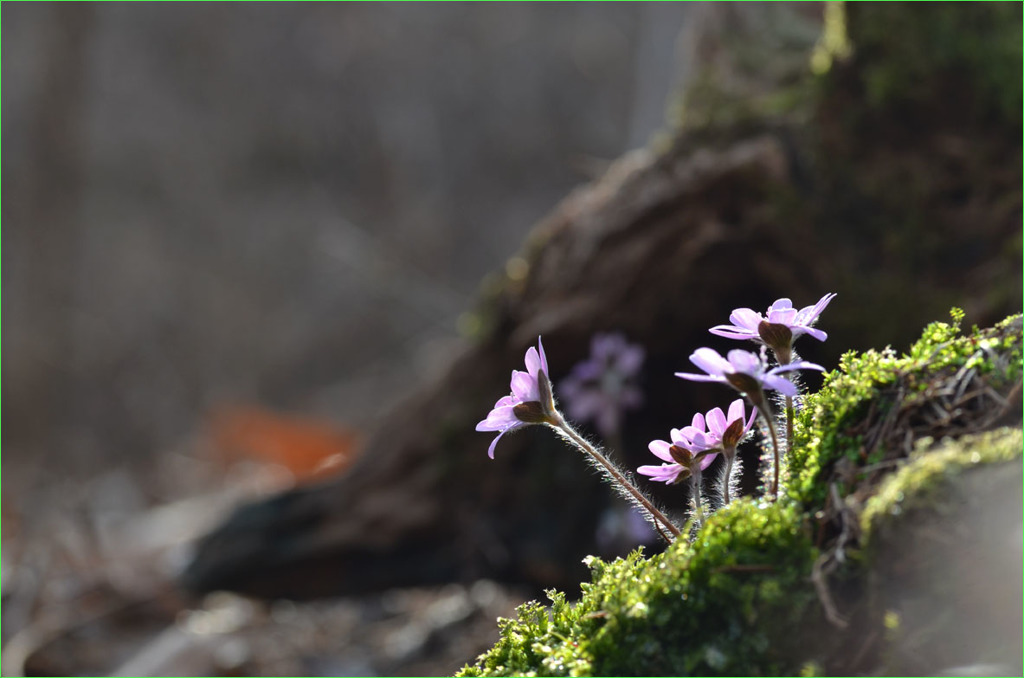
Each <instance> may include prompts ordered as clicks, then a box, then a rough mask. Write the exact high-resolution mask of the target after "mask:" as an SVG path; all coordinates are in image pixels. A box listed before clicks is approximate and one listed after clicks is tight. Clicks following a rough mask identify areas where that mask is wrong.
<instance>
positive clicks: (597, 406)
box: [558, 333, 644, 438]
mask: <svg viewBox="0 0 1024 678" xmlns="http://www.w3.org/2000/svg"><path fill="white" fill-rule="evenodd" d="M643 364H644V349H643V347H642V346H640V345H638V344H630V343H629V342H628V341H626V338H625V337H624V336H623V335H622V334H620V333H599V334H595V335H594V337H593V339H591V342H590V358H588V359H587V360H584V361H582V362H580V363H577V364H576V366H575V367H573V369H572V372H571V373H570V374H569V376H568V377H566V378H565V379H563V380H562V382H561V384H559V388H558V394H559V395H560V396H561V397H562V399H563V400H564V401H565V412H566V413H567V414H568V415H569V417H570V418H571V419H574V420H576V421H580V422H584V421H591V422H593V423H594V426H595V427H596V428H597V430H598V432H599V433H600V434H601V435H602V436H604V437H605V438H613V437H617V436H618V435H619V434H620V432H621V428H622V417H623V415H624V414H625V411H626V410H632V409H636V408H638V407H640V406H641V405H642V404H643V400H644V398H643V392H642V391H641V390H640V387H639V386H638V385H637V383H636V382H637V378H638V376H639V374H640V369H641V368H642V367H643Z"/></svg>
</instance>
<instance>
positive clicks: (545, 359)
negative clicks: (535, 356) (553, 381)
mask: <svg viewBox="0 0 1024 678" xmlns="http://www.w3.org/2000/svg"><path fill="white" fill-rule="evenodd" d="M537 346H538V348H540V368H541V369H542V370H544V374H546V375H548V377H549V378H550V377H551V372H550V371H549V370H548V357H547V356H546V355H545V354H544V344H543V343H542V342H541V340H540V335H539V334H538V335H537Z"/></svg>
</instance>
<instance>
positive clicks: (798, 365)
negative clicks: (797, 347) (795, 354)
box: [769, 360, 825, 374]
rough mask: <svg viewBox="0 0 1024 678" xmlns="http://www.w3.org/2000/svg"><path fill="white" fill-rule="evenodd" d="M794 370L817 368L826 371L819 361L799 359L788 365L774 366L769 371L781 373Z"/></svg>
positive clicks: (770, 372)
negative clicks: (812, 361)
mask: <svg viewBox="0 0 1024 678" xmlns="http://www.w3.org/2000/svg"><path fill="white" fill-rule="evenodd" d="M793 370H817V371H819V372H824V371H825V368H824V367H822V366H821V365H819V364H817V363H811V362H807V361H806V360H797V361H794V362H791V363H789V364H788V365H779V366H778V367H773V368H772V369H771V370H770V371H769V374H779V373H780V372H791V371H793Z"/></svg>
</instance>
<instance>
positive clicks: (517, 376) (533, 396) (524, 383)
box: [512, 370, 540, 403]
mask: <svg viewBox="0 0 1024 678" xmlns="http://www.w3.org/2000/svg"><path fill="white" fill-rule="evenodd" d="M512 395H514V396H515V397H516V398H518V399H519V400H520V402H524V403H526V402H530V401H534V400H540V388H539V387H538V386H537V379H536V378H534V377H532V376H531V375H529V374H527V373H526V372H520V371H519V370H513V371H512Z"/></svg>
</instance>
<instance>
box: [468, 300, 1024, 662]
mask: <svg viewBox="0 0 1024 678" xmlns="http://www.w3.org/2000/svg"><path fill="white" fill-rule="evenodd" d="M960 317H961V315H960V314H959V313H954V323H952V324H946V323H933V324H932V325H930V326H929V327H928V328H927V329H926V330H925V332H924V335H923V336H922V337H921V339H920V340H919V341H918V342H917V343H916V344H915V345H914V346H913V347H912V348H911V349H910V351H909V352H908V353H906V354H904V355H901V356H898V355H897V354H896V353H895V352H893V351H891V350H889V349H886V350H884V351H867V352H865V353H863V354H854V353H850V354H847V355H846V356H844V358H843V360H842V361H841V364H840V367H839V368H838V369H837V370H835V371H833V372H832V373H830V374H829V375H828V378H827V379H826V381H825V384H824V386H823V388H822V389H821V390H820V391H819V392H818V393H816V394H814V395H811V396H808V397H807V399H806V400H805V404H804V407H803V408H802V411H801V412H800V414H799V416H798V420H797V428H796V436H795V441H794V449H793V452H792V454H791V455H790V460H789V461H790V463H789V468H788V474H787V481H788V482H787V485H786V492H785V494H784V496H783V497H782V498H780V500H779V501H778V502H777V503H775V504H771V503H766V502H764V501H762V500H759V499H757V498H751V497H748V498H743V499H741V500H738V501H736V502H734V503H733V504H731V505H729V506H727V507H725V508H723V509H721V510H719V511H718V512H717V513H715V514H714V515H713V516H711V517H710V518H709V519H708V520H707V523H706V524H705V526H704V528H703V529H701V530H700V532H699V533H698V534H697V535H696V538H695V539H694V540H693V541H692V542H687V541H686V540H679V541H677V542H676V543H675V544H673V545H672V546H671V547H669V548H668V549H667V550H666V551H665V552H664V553H661V554H658V555H655V556H653V557H649V558H648V557H645V556H644V555H643V553H642V552H641V551H638V552H635V553H633V554H631V555H630V556H629V557H628V558H625V559H619V560H616V561H614V562H611V563H605V562H602V561H601V560H599V559H596V558H591V559H589V561H588V565H589V566H590V568H591V571H592V581H591V582H590V583H586V584H583V587H582V588H583V590H582V595H581V596H580V599H579V601H578V602H575V603H570V602H567V600H566V598H565V596H564V594H562V593H558V592H554V591H552V592H549V598H550V601H551V604H550V605H547V606H545V605H541V604H540V603H537V602H530V603H527V604H526V605H523V606H522V607H520V609H519V611H518V618H517V619H503V620H499V626H500V628H501V640H500V641H499V642H498V644H497V645H496V646H495V647H494V648H493V649H491V650H490V651H489V652H487V653H485V654H484V655H482V656H481V657H479V658H478V659H477V661H476V662H475V663H474V664H472V665H469V666H466V667H465V668H464V669H463V670H462V672H461V673H460V674H459V675H463V676H477V675H527V676H531V675H693V674H706V675H728V674H735V675H786V674H788V675H795V674H804V675H813V674H818V673H823V672H825V673H840V674H849V673H879V672H882V673H885V672H898V671H902V670H913V671H915V672H923V673H929V672H936V671H940V670H943V669H949V668H953V667H957V666H961V665H963V664H975V665H977V664H979V663H980V664H981V665H983V666H985V667H986V669H985V670H994V669H992V668H991V667H1001V668H1002V669H1004V670H1005V671H1007V672H1017V674H1018V675H1019V672H1020V657H1021V644H1020V634H1019V620H1020V599H1021V597H1020V594H1019V591H1020V589H1019V586H1020V584H1019V582H1020V576H1019V570H1020V539H1019V537H1020V534H1019V529H1020V528H1019V526H1020V522H1019V517H1020V486H1021V483H1020V479H1021V470H1020V468H1021V467H1020V459H1021V445H1022V442H1021V440H1022V439H1021V432H1020V429H1019V422H1020V414H1021V412H1020V404H1019V403H1020V401H1019V394H1020V380H1021V343H1022V342H1021V318H1020V316H1016V317H1014V318H1010V319H1008V320H1006V321H1004V322H1003V323H1001V324H1000V325H999V326H997V327H995V328H991V329H989V330H984V331H978V330H975V331H974V332H972V333H970V334H966V335H965V334H961V333H960V331H959V327H958V323H959V319H960ZM1005 424H1010V426H1006V425H1005ZM935 440H940V443H938V444H935V443H934V442H933V441H935ZM1007 516H1009V519H1007V518H1006V517H1007ZM1014 521H1016V522H1014ZM1007 526H1009V527H1007ZM1014 526H1016V528H1015V529H1016V530H1017V532H1016V533H1014V532H1013V529H1014ZM988 528H992V529H993V530H994V532H992V534H989V531H988ZM1007 529H1008V530H1009V532H1007ZM935 534H939V535H946V536H947V537H948V538H938V539H935V538H934V535H935ZM1014 534H1016V541H1015V542H1014ZM993 535H995V536H993ZM911 544H913V545H920V546H921V548H914V549H908V548H904V547H905V546H908V545H911ZM994 544H997V545H998V544H1001V545H1002V547H1001V549H1002V550H1001V551H1000V549H999V548H995V547H994V546H993V545H994ZM1007 544H1009V545H1010V547H1009V551H1007V546H1006V545H1007ZM1014 545H1015V548H1016V551H1015V553H1016V556H1014ZM961 546H963V547H964V548H972V550H971V553H972V554H975V555H977V554H978V548H981V549H982V550H986V551H987V552H988V551H990V552H992V553H993V555H992V557H991V558H989V559H988V560H987V561H985V559H982V561H978V562H977V564H976V567H978V568H979V571H984V572H986V573H988V574H991V575H992V576H1000V577H1005V576H1008V575H1006V573H1007V572H1010V574H1011V575H1012V574H1013V572H1014V571H1015V572H1016V576H1015V577H1011V578H1010V579H1009V580H1007V581H1008V582H1009V583H1008V584H1006V585H1007V586H1011V587H1012V586H1016V587H1017V588H1016V589H1015V590H1016V591H1017V593H1016V594H1012V592H1011V595H1010V596H1006V597H1001V599H1002V600H1003V602H1004V604H1003V606H1002V607H1000V608H999V609H998V610H997V611H996V612H994V613H992V614H988V615H987V616H986V614H987V613H986V612H985V609H986V606H985V605H984V604H980V605H979V604H972V603H971V600H972V595H973V594H972V593H971V592H975V591H976V590H980V588H979V587H978V586H977V585H974V586H968V585H967V584H969V583H970V582H971V577H970V568H969V567H968V566H967V565H966V564H965V563H966V562H967V561H965V560H964V558H962V557H961V558H954V557H952V556H951V555H950V553H956V552H957V549H960V550H962V549H961ZM939 547H944V548H939ZM989 547H991V548H989ZM1007 554H1008V555H1007ZM950 563H953V568H952V569H950V567H949V564H950ZM1014 568H1016V569H1015V570H1014ZM950 577H957V579H953V580H951V579H950ZM908 580H909V581H913V582H916V585H915V586H912V587H901V586H894V582H905V581H908ZM990 588H991V587H990ZM965 592H967V594H969V595H965ZM991 599H992V594H991V593H990V594H989V595H988V596H987V597H983V598H981V601H982V603H984V602H986V601H990V600H991ZM1006 601H1009V602H1008V603H1007V602H1006ZM925 603H928V604H925ZM965 610H966V611H967V613H969V614H974V615H977V616H978V617H979V618H978V619H977V620H974V619H965V618H964V617H963V615H962V614H957V613H958V612H963V611H965ZM1014 615H1016V616H1015V617H1014ZM1014 619H1016V622H1017V624H1016V626H1015V625H1014V623H1013V620H1014ZM1007 620H1009V621H1007ZM965 623H970V624H975V625H976V626H977V628H979V629H984V630H985V633H984V634H981V635H979V634H971V633H967V632H965ZM1015 629H1016V631H1015ZM937 647H941V648H942V649H941V651H933V649H934V648H937Z"/></svg>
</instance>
